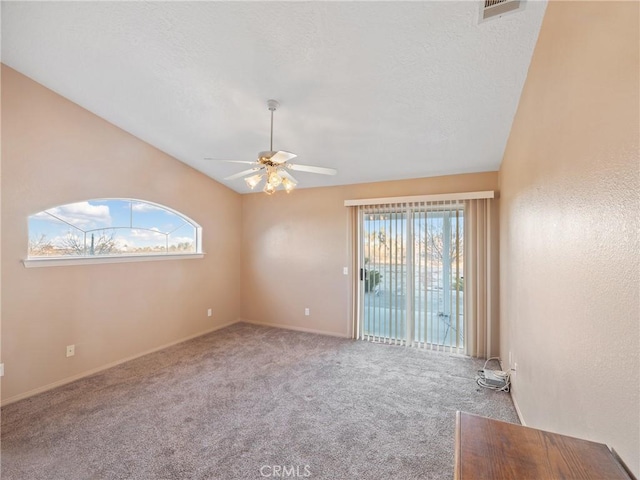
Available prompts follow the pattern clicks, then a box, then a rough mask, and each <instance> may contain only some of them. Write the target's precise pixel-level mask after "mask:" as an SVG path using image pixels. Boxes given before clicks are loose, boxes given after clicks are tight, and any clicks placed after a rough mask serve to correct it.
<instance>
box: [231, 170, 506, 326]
mask: <svg viewBox="0 0 640 480" xmlns="http://www.w3.org/2000/svg"><path fill="white" fill-rule="evenodd" d="M497 183H498V175H497V172H489V173H477V174H469V175H452V176H445V177H432V178H424V179H416V180H402V181H393V182H382V183H369V184H359V185H347V186H341V187H331V188H309V189H303V190H296V191H295V192H294V193H292V194H291V195H289V196H287V195H286V194H283V193H280V194H276V195H273V196H267V195H265V194H264V193H254V194H250V195H243V197H242V209H243V213H242V222H243V225H242V251H243V267H242V272H243V275H242V278H243V289H242V291H243V297H242V298H243V302H242V304H243V311H242V313H243V318H244V319H246V320H248V321H251V322H257V323H265V324H271V325H280V326H285V327H288V328H297V329H302V330H309V331H317V332H323V333H329V334H333V335H339V336H348V335H349V334H350V330H349V328H350V305H351V303H350V302H351V287H350V286H351V276H350V275H349V276H345V275H344V274H343V271H342V270H343V267H346V266H350V250H351V246H350V243H349V238H348V226H349V212H348V208H347V207H345V206H344V201H345V200H350V199H358V198H377V197H393V196H405V195H426V194H438V193H455V192H469V191H485V190H496V189H497ZM350 270H351V269H350ZM349 273H350V274H351V273H352V272H351V271H350V272H349ZM307 307H308V308H309V309H310V312H311V315H310V316H308V317H306V316H305V315H304V309H305V308H307Z"/></svg>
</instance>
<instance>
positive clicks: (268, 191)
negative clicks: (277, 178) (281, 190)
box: [262, 182, 276, 195]
mask: <svg viewBox="0 0 640 480" xmlns="http://www.w3.org/2000/svg"><path fill="white" fill-rule="evenodd" d="M262 191H263V192H264V193H266V194H267V195H273V193H274V192H275V191H276V187H274V186H273V185H271V184H270V183H269V182H267V183H265V184H264V189H263V190H262Z"/></svg>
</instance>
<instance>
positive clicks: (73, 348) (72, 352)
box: [67, 345, 76, 357]
mask: <svg viewBox="0 0 640 480" xmlns="http://www.w3.org/2000/svg"><path fill="white" fill-rule="evenodd" d="M75 354H76V346H75V345H67V357H73V356H74V355H75Z"/></svg>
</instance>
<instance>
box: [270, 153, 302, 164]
mask: <svg viewBox="0 0 640 480" xmlns="http://www.w3.org/2000/svg"><path fill="white" fill-rule="evenodd" d="M296 157H297V155H296V154H295V153H291V152H285V151H283V150H280V151H279V152H276V153H275V154H274V155H273V157H271V158H270V159H269V160H271V161H272V162H273V163H284V162H286V161H288V160H291V159H292V158H296Z"/></svg>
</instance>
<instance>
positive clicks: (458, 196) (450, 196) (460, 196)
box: [344, 190, 495, 207]
mask: <svg viewBox="0 0 640 480" xmlns="http://www.w3.org/2000/svg"><path fill="white" fill-rule="evenodd" d="M494 194H495V192H494V191H493V190H489V191H486V192H462V193H442V194H438V195H413V196H410V197H387V198H362V199H358V200H345V201H344V206H345V207H357V206H362V205H388V204H390V203H418V202H442V201H450V200H478V199H481V198H494Z"/></svg>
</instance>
